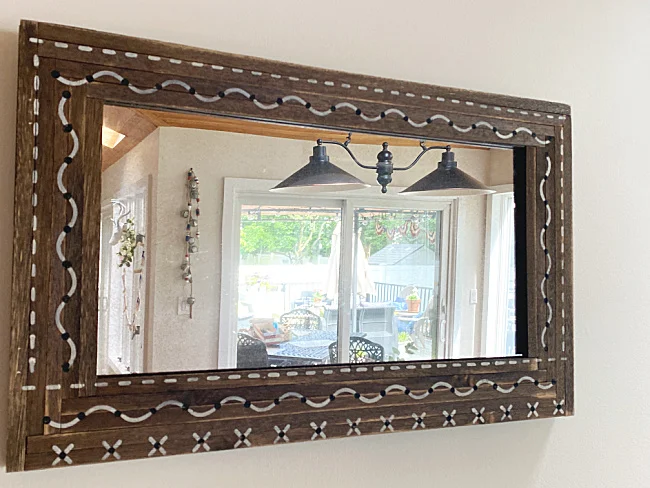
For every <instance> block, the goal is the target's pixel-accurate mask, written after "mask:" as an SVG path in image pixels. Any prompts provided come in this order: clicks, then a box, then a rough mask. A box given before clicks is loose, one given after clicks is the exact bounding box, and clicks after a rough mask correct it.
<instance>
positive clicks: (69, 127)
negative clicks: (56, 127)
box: [63, 124, 72, 132]
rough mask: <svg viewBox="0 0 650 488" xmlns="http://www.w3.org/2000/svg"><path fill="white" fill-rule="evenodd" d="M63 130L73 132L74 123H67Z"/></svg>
mask: <svg viewBox="0 0 650 488" xmlns="http://www.w3.org/2000/svg"><path fill="white" fill-rule="evenodd" d="M63 132H72V124H65V125H64V126H63Z"/></svg>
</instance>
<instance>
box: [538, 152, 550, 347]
mask: <svg viewBox="0 0 650 488" xmlns="http://www.w3.org/2000/svg"><path fill="white" fill-rule="evenodd" d="M551 166H552V164H551V157H550V156H549V155H548V154H547V155H546V172H545V173H544V178H542V181H540V183H539V196H540V198H541V200H542V203H544V207H545V208H546V221H545V222H544V225H543V226H542V230H541V231H540V233H539V244H540V246H541V248H542V251H543V252H544V254H545V256H546V272H545V273H544V276H543V277H542V281H541V282H540V284H539V288H540V291H541V293H542V298H543V299H544V302H545V303H546V308H547V313H546V323H545V324H544V327H543V328H542V336H541V338H540V340H541V342H542V347H543V348H544V350H548V346H547V344H546V330H547V329H548V328H549V327H550V324H551V321H552V320H553V307H552V306H551V301H550V300H549V299H548V297H547V296H546V281H547V280H548V276H550V273H551V267H552V261H551V254H550V253H549V252H548V248H547V247H546V229H548V227H549V225H550V224H551V206H550V205H549V204H548V200H547V199H546V194H545V193H544V187H545V186H546V181H547V180H548V177H549V175H550V174H551Z"/></svg>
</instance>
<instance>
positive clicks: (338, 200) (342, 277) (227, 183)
mask: <svg viewBox="0 0 650 488" xmlns="http://www.w3.org/2000/svg"><path fill="white" fill-rule="evenodd" d="M278 183H279V181H275V180H263V179H255V178H224V205H223V220H222V236H230V238H229V239H226V238H225V237H224V239H223V247H222V256H221V289H220V293H219V296H220V300H221V308H220V324H222V325H223V324H236V323H237V304H236V303H235V302H234V297H236V296H237V295H238V284H239V272H238V269H239V261H240V224H241V206H242V205H247V204H253V205H269V204H271V205H273V204H277V205H296V206H304V205H305V202H310V203H312V202H313V204H314V206H316V205H317V206H326V207H334V208H339V209H340V210H341V257H340V263H341V264H340V272H339V297H338V298H339V300H338V313H339V319H338V327H337V338H338V350H339V351H340V364H345V363H347V362H348V361H349V356H348V354H349V351H348V348H346V347H344V344H345V343H346V338H348V339H347V340H349V335H350V326H351V321H352V320H351V319H352V317H351V314H350V313H349V312H346V310H351V307H352V304H351V303H350V297H351V295H352V282H353V278H352V271H351V270H352V266H353V260H354V254H355V247H356V246H355V245H354V235H355V234H354V229H353V227H354V222H353V220H354V211H355V209H358V208H364V207H377V208H382V209H388V210H391V209H392V210H432V211H439V212H440V213H441V217H442V224H441V234H442V235H441V250H440V290H441V292H440V303H439V307H440V309H441V310H442V308H443V307H444V308H445V309H446V310H452V314H451V321H452V322H451V323H452V326H451V327H447V328H446V329H445V334H446V335H447V336H450V335H451V334H453V327H454V325H453V324H454V322H453V309H454V308H455V307H454V296H455V288H456V286H455V282H454V281H455V280H454V276H453V275H452V274H451V273H452V272H453V270H455V268H456V253H455V249H456V240H457V228H458V222H457V220H453V219H454V218H456V219H457V215H458V212H457V211H454V209H455V208H456V207H457V206H458V198H453V197H439V198H429V199H422V198H418V197H415V196H406V195H399V196H398V197H396V198H395V199H394V200H391V201H389V202H387V201H385V200H383V199H379V198H377V195H376V193H374V192H373V190H374V189H373V188H366V189H363V190H355V191H354V192H331V193H325V192H323V193H317V194H312V195H309V196H306V195H304V194H300V193H299V192H295V193H291V192H283V193H282V194H277V193H270V192H269V191H268V189H269V188H271V187H273V186H274V185H277V184H278ZM402 189H403V188H396V187H394V188H392V189H391V193H397V192H399V191H401V190H402ZM450 283H453V284H454V286H451V287H450V286H448V284H450ZM438 328H439V329H440V324H438ZM233 331H234V329H233V328H232V326H231V327H220V328H219V346H218V356H217V364H218V368H219V369H224V368H236V364H237V361H236V357H237V351H236V347H237V341H236V340H234V339H233V336H234V334H233ZM438 342H439V343H440V342H442V344H443V347H445V348H447V347H448V345H449V344H450V342H449V340H448V337H443V336H442V335H441V336H439V339H438ZM439 345H440V344H439ZM445 350H446V349H445Z"/></svg>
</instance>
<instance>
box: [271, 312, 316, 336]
mask: <svg viewBox="0 0 650 488" xmlns="http://www.w3.org/2000/svg"><path fill="white" fill-rule="evenodd" d="M321 325H322V324H321V319H320V317H319V316H318V315H316V314H315V313H314V312H312V311H311V310H307V309H305V308H297V309H295V310H292V311H291V312H287V313H285V314H282V315H280V327H282V329H283V330H284V331H285V332H290V331H292V330H320V329H321V328H322V327H321Z"/></svg>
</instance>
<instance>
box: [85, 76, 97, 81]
mask: <svg viewBox="0 0 650 488" xmlns="http://www.w3.org/2000/svg"><path fill="white" fill-rule="evenodd" d="M86 81H87V82H88V83H92V82H93V81H95V78H94V77H93V75H86Z"/></svg>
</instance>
